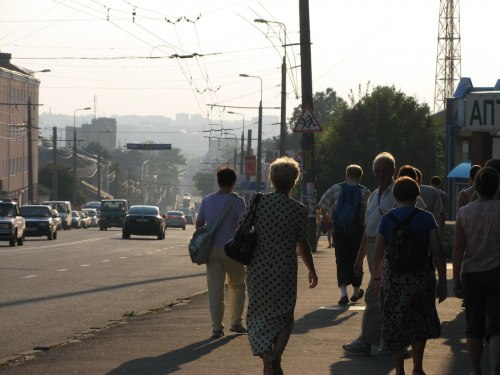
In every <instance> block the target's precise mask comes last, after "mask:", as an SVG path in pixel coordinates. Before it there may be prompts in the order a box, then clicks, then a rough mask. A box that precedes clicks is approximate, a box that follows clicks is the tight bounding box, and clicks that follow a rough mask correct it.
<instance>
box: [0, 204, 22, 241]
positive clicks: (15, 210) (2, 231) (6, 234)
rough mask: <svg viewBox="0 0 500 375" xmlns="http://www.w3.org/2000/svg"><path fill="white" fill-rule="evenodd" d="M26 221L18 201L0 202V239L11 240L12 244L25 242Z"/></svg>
mask: <svg viewBox="0 0 500 375" xmlns="http://www.w3.org/2000/svg"><path fill="white" fill-rule="evenodd" d="M25 228H26V222H25V220H24V218H23V217H22V216H21V213H20V212H19V207H18V206H17V203H16V202H4V201H2V202H0V241H9V245H10V246H16V245H19V246H22V245H23V244H24V235H25Z"/></svg>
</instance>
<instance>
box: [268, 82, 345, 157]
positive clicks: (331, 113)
mask: <svg viewBox="0 0 500 375" xmlns="http://www.w3.org/2000/svg"><path fill="white" fill-rule="evenodd" d="M344 104H345V100H344V99H342V98H340V97H337V92H335V91H333V89H331V88H327V89H326V91H325V92H316V93H315V94H314V96H313V107H314V108H313V112H314V116H316V118H317V119H318V121H319V123H320V124H321V127H323V128H324V127H325V126H329V121H328V120H329V119H331V118H332V117H335V116H336V115H337V113H338V107H339V105H344ZM302 112H303V110H302V105H299V106H298V107H295V108H294V110H293V113H292V116H291V117H290V119H289V120H288V126H289V130H290V132H289V133H287V137H286V148H287V150H300V149H301V148H302V147H301V143H300V142H301V139H302V134H301V133H294V132H293V129H294V128H295V125H296V124H297V121H299V118H300V116H301V115H302ZM263 148H264V149H268V150H273V149H274V150H279V149H280V137H273V138H271V139H270V140H266V142H265V143H264V142H263Z"/></svg>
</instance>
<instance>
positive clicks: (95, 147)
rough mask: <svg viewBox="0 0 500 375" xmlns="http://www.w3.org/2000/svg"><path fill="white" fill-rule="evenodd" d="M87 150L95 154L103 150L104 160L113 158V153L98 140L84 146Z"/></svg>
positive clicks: (102, 157)
mask: <svg viewBox="0 0 500 375" xmlns="http://www.w3.org/2000/svg"><path fill="white" fill-rule="evenodd" d="M83 149H84V150H85V151H88V152H91V153H92V154H94V155H98V154H99V152H101V159H104V160H109V159H110V158H111V155H110V153H109V151H108V150H107V149H105V148H104V147H102V146H101V145H100V144H99V143H97V142H90V143H89V144H88V145H87V147H84V148H83Z"/></svg>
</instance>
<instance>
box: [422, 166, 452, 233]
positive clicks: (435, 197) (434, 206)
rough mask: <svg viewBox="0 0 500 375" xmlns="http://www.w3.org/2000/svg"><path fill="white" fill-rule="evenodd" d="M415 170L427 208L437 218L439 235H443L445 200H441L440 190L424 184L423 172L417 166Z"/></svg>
mask: <svg viewBox="0 0 500 375" xmlns="http://www.w3.org/2000/svg"><path fill="white" fill-rule="evenodd" d="M415 172H417V182H418V185H419V187H420V196H421V197H422V199H423V200H424V202H425V205H426V206H427V208H426V210H427V211H429V212H430V213H431V214H433V215H434V218H435V219H436V222H437V225H438V228H439V235H441V236H442V235H443V232H444V222H445V218H444V206H443V201H442V200H441V195H440V194H439V192H438V191H437V190H436V189H434V188H433V187H432V186H429V185H424V184H422V181H423V176H422V172H420V170H419V169H418V168H415Z"/></svg>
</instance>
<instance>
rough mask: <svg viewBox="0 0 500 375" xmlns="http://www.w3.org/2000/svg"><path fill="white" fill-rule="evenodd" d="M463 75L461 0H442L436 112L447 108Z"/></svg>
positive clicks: (435, 98) (435, 91) (435, 96)
mask: <svg viewBox="0 0 500 375" xmlns="http://www.w3.org/2000/svg"><path fill="white" fill-rule="evenodd" d="M461 76H462V57H461V51H460V0H440V5H439V31H438V47H437V60H436V85H435V89H434V113H436V112H439V111H441V110H443V109H444V108H445V102H446V98H451V97H453V94H454V93H455V88H456V87H455V84H456V83H458V81H460V78H461Z"/></svg>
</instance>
